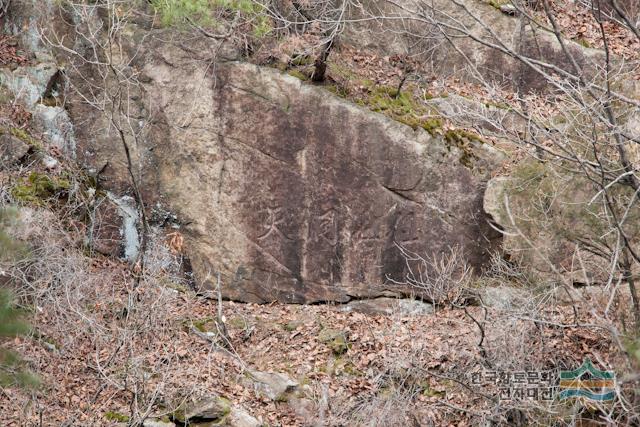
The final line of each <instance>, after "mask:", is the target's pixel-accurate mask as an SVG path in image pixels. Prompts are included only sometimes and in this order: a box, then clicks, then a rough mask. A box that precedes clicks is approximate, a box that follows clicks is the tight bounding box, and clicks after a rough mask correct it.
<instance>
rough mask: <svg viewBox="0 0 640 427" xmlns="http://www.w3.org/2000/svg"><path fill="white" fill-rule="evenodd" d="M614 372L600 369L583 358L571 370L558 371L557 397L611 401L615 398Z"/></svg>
mask: <svg viewBox="0 0 640 427" xmlns="http://www.w3.org/2000/svg"><path fill="white" fill-rule="evenodd" d="M615 379H616V374H615V373H614V372H612V371H601V370H599V369H597V368H596V367H595V366H593V363H591V360H589V359H585V360H584V361H583V362H582V365H581V366H580V367H579V368H578V369H575V370H573V371H560V389H559V391H560V393H559V394H558V397H559V398H560V399H561V400H562V399H570V398H577V397H582V398H585V399H588V400H593V401H597V402H606V401H611V400H613V399H614V398H615V395H616V393H615V387H616V386H615Z"/></svg>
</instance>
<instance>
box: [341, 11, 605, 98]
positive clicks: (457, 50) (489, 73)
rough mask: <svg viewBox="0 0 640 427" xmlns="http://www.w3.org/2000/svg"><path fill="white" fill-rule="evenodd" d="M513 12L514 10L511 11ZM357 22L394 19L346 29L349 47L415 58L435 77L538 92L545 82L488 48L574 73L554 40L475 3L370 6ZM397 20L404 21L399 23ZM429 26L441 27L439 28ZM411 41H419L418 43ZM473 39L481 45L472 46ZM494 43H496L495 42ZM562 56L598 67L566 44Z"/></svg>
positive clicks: (593, 58) (595, 55)
mask: <svg viewBox="0 0 640 427" xmlns="http://www.w3.org/2000/svg"><path fill="white" fill-rule="evenodd" d="M512 7H513V6H512ZM363 10H364V11H366V12H364V13H363V12H362V11H361V10H360V9H356V11H357V13H356V18H358V17H368V16H387V17H389V16H393V17H394V19H380V20H377V21H372V20H365V21H362V22H361V23H357V22H356V23H354V24H352V25H350V26H348V27H347V28H346V35H345V39H347V40H348V43H349V44H351V45H353V46H356V47H363V48H366V49H371V50H373V51H376V52H379V53H380V54H382V55H393V54H398V53H406V52H409V53H412V54H418V53H420V55H421V58H422V59H423V65H425V66H426V67H427V68H428V69H429V68H430V69H431V70H433V72H434V73H435V74H437V75H455V76H456V77H459V78H464V79H467V80H472V81H473V80H477V79H478V78H482V79H486V80H489V81H497V82H503V83H508V84H511V85H512V87H514V88H518V89H519V90H521V91H527V90H543V89H545V88H546V87H547V82H546V81H545V80H544V79H543V78H541V77H540V75H539V74H537V73H536V72H534V71H533V70H532V69H531V68H530V67H529V66H528V65H526V64H525V63H524V62H521V61H519V60H517V59H515V58H513V57H512V56H509V55H507V54H504V53H502V52H500V49H496V48H495V47H492V46H498V47H500V48H502V47H503V46H504V48H505V49H509V50H512V51H513V52H514V53H516V54H518V55H522V56H524V57H526V58H528V59H529V60H533V61H538V60H540V61H542V62H546V63H548V64H551V65H552V66H556V67H558V68H561V69H564V70H571V71H573V66H572V64H571V60H570V59H569V58H568V57H567V56H566V55H565V53H564V52H563V50H562V46H561V45H560V43H559V42H558V41H557V39H556V38H555V35H554V34H552V33H550V32H548V31H545V30H543V29H541V28H532V26H531V25H530V20H529V19H528V18H526V17H523V16H517V14H516V13H514V12H515V11H514V10H513V9H509V10H508V13H505V11H501V10H500V8H496V7H493V6H492V5H490V4H489V2H487V3H484V2H479V1H476V0H461V1H455V2H454V1H450V0H434V1H430V2H426V3H425V2H423V1H421V0H401V1H397V2H396V1H394V2H387V1H377V0H374V1H369V2H366V3H365V5H364V8H363ZM400 17H402V18H404V19H400ZM434 20H437V21H438V22H440V23H441V25H440V26H439V27H438V26H436V25H435V24H434ZM416 35H422V36H423V39H422V40H418V38H417V37H416ZM468 35H471V36H473V37H474V38H475V39H477V40H481V41H482V43H478V42H477V41H474V40H473V39H472V38H471V37H469V36H468ZM498 39H499V40H500V41H498ZM565 45H566V47H567V50H568V51H569V52H570V54H571V55H572V56H573V58H574V59H575V60H576V62H577V64H578V65H579V66H580V67H581V68H582V69H583V70H584V71H585V72H587V74H589V73H593V72H594V71H595V70H596V64H600V65H601V66H603V64H604V62H603V61H604V54H603V52H602V51H599V50H596V49H588V48H585V47H583V46H581V45H580V44H578V43H575V42H573V41H571V40H566V41H565Z"/></svg>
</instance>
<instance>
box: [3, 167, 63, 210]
mask: <svg viewBox="0 0 640 427" xmlns="http://www.w3.org/2000/svg"><path fill="white" fill-rule="evenodd" d="M70 188H71V182H70V181H69V180H68V179H66V178H63V177H56V176H49V175H46V174H43V173H39V172H31V174H30V175H29V177H28V178H27V179H25V180H23V181H22V183H20V184H17V185H15V186H14V187H13V188H12V189H11V196H12V197H13V198H14V199H15V200H16V201H18V202H21V203H33V204H42V203H43V202H44V201H46V200H48V199H50V198H51V197H54V196H56V195H59V194H61V193H63V192H66V191H68V190H69V189H70Z"/></svg>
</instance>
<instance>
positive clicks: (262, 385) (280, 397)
mask: <svg viewBox="0 0 640 427" xmlns="http://www.w3.org/2000/svg"><path fill="white" fill-rule="evenodd" d="M248 375H249V381H250V382H251V383H252V385H253V387H254V389H255V390H256V392H257V393H259V394H261V395H263V396H265V397H266V398H269V399H271V400H277V401H286V400H287V399H288V398H289V396H291V395H292V394H293V393H294V392H295V391H296V390H297V389H298V386H299V384H298V382H297V381H295V380H293V379H291V378H290V377H289V376H288V375H287V374H283V373H280V372H261V371H249V372H248Z"/></svg>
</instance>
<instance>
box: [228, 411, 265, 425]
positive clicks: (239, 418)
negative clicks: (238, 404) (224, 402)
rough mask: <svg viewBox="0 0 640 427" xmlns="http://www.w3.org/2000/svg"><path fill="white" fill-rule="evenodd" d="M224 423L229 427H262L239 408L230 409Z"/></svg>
mask: <svg viewBox="0 0 640 427" xmlns="http://www.w3.org/2000/svg"><path fill="white" fill-rule="evenodd" d="M225 422H226V425H227V426H229V427H260V426H261V425H262V423H261V422H260V421H258V420H257V419H256V418H254V417H252V416H251V415H250V414H249V413H248V412H247V411H245V410H244V409H240V408H232V409H231V412H230V413H229V416H228V417H227V419H226V420H225Z"/></svg>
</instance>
